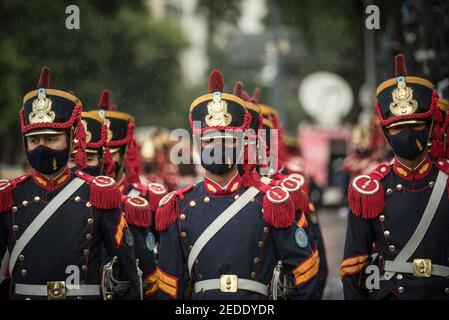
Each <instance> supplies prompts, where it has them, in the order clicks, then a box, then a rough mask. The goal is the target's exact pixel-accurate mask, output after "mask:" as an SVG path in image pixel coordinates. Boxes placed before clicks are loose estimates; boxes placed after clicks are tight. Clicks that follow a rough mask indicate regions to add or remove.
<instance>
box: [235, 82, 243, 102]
mask: <svg viewBox="0 0 449 320" xmlns="http://www.w3.org/2000/svg"><path fill="white" fill-rule="evenodd" d="M233 93H234V96H237V97H239V98H242V93H243V83H242V81H237V82H236V83H235V84H234V92H233Z"/></svg>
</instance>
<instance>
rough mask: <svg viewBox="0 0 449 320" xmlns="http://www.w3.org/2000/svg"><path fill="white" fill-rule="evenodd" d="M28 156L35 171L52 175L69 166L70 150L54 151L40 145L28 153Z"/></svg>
mask: <svg viewBox="0 0 449 320" xmlns="http://www.w3.org/2000/svg"><path fill="white" fill-rule="evenodd" d="M26 156H27V159H28V162H29V163H30V165H31V167H32V168H33V169H34V170H36V171H38V172H40V173H42V174H52V173H55V172H58V171H60V170H61V169H63V168H64V167H65V166H67V162H68V160H69V148H65V149H63V150H54V149H51V148H48V147H46V146H42V145H40V146H38V147H36V148H34V149H33V150H32V151H27V152H26Z"/></svg>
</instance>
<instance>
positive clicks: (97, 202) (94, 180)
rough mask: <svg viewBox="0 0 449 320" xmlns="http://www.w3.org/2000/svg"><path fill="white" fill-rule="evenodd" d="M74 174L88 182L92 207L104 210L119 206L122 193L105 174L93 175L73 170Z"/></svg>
mask: <svg viewBox="0 0 449 320" xmlns="http://www.w3.org/2000/svg"><path fill="white" fill-rule="evenodd" d="M75 175H76V176H77V177H78V178H81V179H83V180H85V181H86V182H87V184H89V186H90V199H89V202H90V203H91V204H92V206H93V207H94V208H98V209H104V210H106V209H114V208H118V207H119V206H120V203H121V199H122V193H121V192H120V190H119V188H118V185H117V183H116V182H115V180H114V179H112V178H111V177H107V176H97V177H93V176H91V175H88V174H87V173H85V172H83V171H81V170H77V171H75Z"/></svg>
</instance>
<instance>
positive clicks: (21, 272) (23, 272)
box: [20, 269, 28, 277]
mask: <svg viewBox="0 0 449 320" xmlns="http://www.w3.org/2000/svg"><path fill="white" fill-rule="evenodd" d="M27 273H28V272H27V271H26V270H25V269H22V270H20V274H21V275H22V276H24V277H25V276H26V275H27Z"/></svg>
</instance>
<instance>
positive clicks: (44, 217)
mask: <svg viewBox="0 0 449 320" xmlns="http://www.w3.org/2000/svg"><path fill="white" fill-rule="evenodd" d="M85 182H86V181H84V180H83V179H80V178H75V179H73V180H72V181H71V182H70V183H69V184H68V185H67V186H66V187H65V188H64V189H62V190H61V191H60V192H59V193H58V194H57V195H56V196H55V197H54V198H53V199H52V200H51V201H50V202H49V203H48V204H47V205H46V206H45V208H44V209H43V210H42V211H41V212H40V213H39V215H38V216H37V217H36V218H35V219H34V220H33V222H31V224H30V225H29V226H28V227H27V228H26V230H25V231H24V232H23V234H22V235H21V236H20V238H19V239H18V240H17V241H16V244H15V245H14V248H13V249H12V252H11V258H10V260H9V273H10V274H11V275H12V274H13V270H14V266H15V265H16V262H17V259H18V257H19V255H20V253H21V252H22V250H23V249H24V248H25V246H26V245H27V244H28V243H29V242H30V240H31V239H32V238H33V237H34V235H35V234H36V233H37V232H38V231H39V230H40V228H42V226H43V225H44V224H45V223H46V222H47V221H48V219H50V218H51V216H52V215H53V213H55V212H56V211H57V210H58V208H59V207H60V206H61V205H62V204H63V203H64V202H65V201H66V200H67V199H68V198H69V197H70V196H71V195H72V194H73V193H74V192H75V191H76V190H78V189H79V188H80V187H81V186H82V185H83V184H84V183H85Z"/></svg>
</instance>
